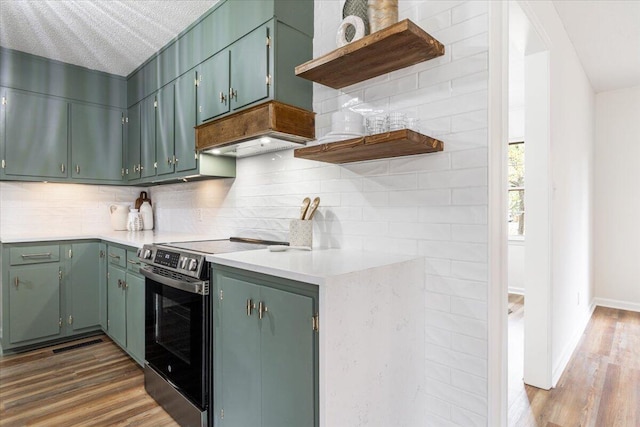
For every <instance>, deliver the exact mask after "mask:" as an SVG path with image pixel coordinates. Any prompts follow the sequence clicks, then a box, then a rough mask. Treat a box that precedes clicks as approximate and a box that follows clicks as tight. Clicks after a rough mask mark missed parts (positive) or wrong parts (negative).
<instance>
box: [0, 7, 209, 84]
mask: <svg viewBox="0 0 640 427" xmlns="http://www.w3.org/2000/svg"><path fill="white" fill-rule="evenodd" d="M215 3H217V0H208V1H191V0H179V1H147V0H121V1H116V0H101V1H96V0H94V1H87V0H56V1H43V0H35V1H34V0H0V46H3V47H7V48H10V49H15V50H20V51H23V52H27V53H31V54H34V55H39V56H44V57H46V58H51V59H56V60H58V61H63V62H68V63H71V64H76V65H80V66H83V67H87V68H90V69H94V70H100V71H105V72H108V73H112V74H118V75H121V76H126V75H128V74H129V73H131V71H133V70H134V69H136V68H137V67H138V66H139V65H140V64H142V63H143V62H144V61H146V60H147V59H148V58H149V57H150V56H151V55H152V54H153V53H155V52H157V51H158V50H159V49H160V48H162V47H163V46H164V45H166V44H167V43H168V42H169V41H170V40H171V39H173V38H174V37H175V36H176V35H178V34H179V33H180V32H181V31H182V30H184V29H185V28H186V27H188V26H189V25H190V24H191V23H192V22H193V21H195V20H196V19H197V18H199V17H200V16H201V15H202V14H203V13H204V12H206V11H207V10H208V9H209V8H211V6H213V5H214V4H215Z"/></svg>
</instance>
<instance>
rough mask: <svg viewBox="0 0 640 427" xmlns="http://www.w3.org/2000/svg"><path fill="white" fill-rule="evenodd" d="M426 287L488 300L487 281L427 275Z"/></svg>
mask: <svg viewBox="0 0 640 427" xmlns="http://www.w3.org/2000/svg"><path fill="white" fill-rule="evenodd" d="M427 256H428V255H427ZM425 287H426V289H427V290H430V291H433V292H438V293H441V294H447V295H454V296H463V297H465V298H473V299H477V300H479V301H486V300H487V282H476V281H472V280H463V279H454V278H451V277H445V276H432V275H427V280H426V284H425ZM478 338H485V337H478Z"/></svg>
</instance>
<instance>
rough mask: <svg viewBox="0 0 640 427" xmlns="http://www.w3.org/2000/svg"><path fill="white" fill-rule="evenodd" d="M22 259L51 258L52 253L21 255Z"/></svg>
mask: <svg viewBox="0 0 640 427" xmlns="http://www.w3.org/2000/svg"><path fill="white" fill-rule="evenodd" d="M20 256H21V257H22V259H31V258H51V252H46V253H42V254H20Z"/></svg>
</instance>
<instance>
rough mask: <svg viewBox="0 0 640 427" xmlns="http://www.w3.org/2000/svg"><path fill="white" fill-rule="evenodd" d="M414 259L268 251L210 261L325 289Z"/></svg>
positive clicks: (376, 254)
mask: <svg viewBox="0 0 640 427" xmlns="http://www.w3.org/2000/svg"><path fill="white" fill-rule="evenodd" d="M416 258H417V257H416V256H413V255H398V254H385V253H379V252H366V251H360V250H349V249H314V250H313V251H299V250H293V249H291V250H288V251H285V252H270V251H269V250H268V249H259V250H254V251H245V252H234V253H228V254H219V255H209V256H208V257H207V261H210V262H213V263H215V264H221V265H226V266H229V267H236V268H240V269H243V270H248V271H254V272H256V273H263V274H268V275H272V276H278V277H284V278H286V279H291V280H297V281H300V282H306V283H312V284H316V285H323V284H325V283H326V281H327V279H329V278H331V277H335V276H340V275H343V274H348V273H353V272H356V271H362V270H368V269H370V268H377V267H383V266H387V265H392V264H397V263H400V262H405V261H410V260H414V259H416Z"/></svg>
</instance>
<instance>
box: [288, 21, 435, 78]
mask: <svg viewBox="0 0 640 427" xmlns="http://www.w3.org/2000/svg"><path fill="white" fill-rule="evenodd" d="M442 55H444V45H443V44H442V43H440V42H439V41H438V40H436V39H434V38H433V37H431V36H430V35H429V34H427V33H426V32H425V31H424V30H423V29H422V28H420V27H418V26H417V25H416V24H414V23H413V22H411V21H410V20H408V19H405V20H403V21H400V22H398V23H397V24H393V25H391V26H389V27H387V28H384V29H382V30H380V31H376V32H375V33H373V34H370V35H368V36H365V37H363V38H361V39H360V40H356V41H354V42H352V43H349V44H348V45H346V46H343V47H341V48H339V49H336V50H334V51H332V52H329V53H328V54H326V55H324V56H321V57H319V58H316V59H313V60H311V61H308V62H305V63H304V64H302V65H298V66H297V67H296V75H297V76H299V77H302V78H305V79H307V80H311V81H314V82H317V83H320V84H323V85H325V86H329V87H332V88H334V89H341V88H343V87H345V86H349V85H352V84H354V83H358V82H361V81H363V80H367V79H370V78H372V77H376V76H380V75H382V74H386V73H389V72H391V71H395V70H399V69H401V68H405V67H408V66H410V65H414V64H418V63H420V62H423V61H427V60H429V59H433V58H436V57H438V56H442Z"/></svg>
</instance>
